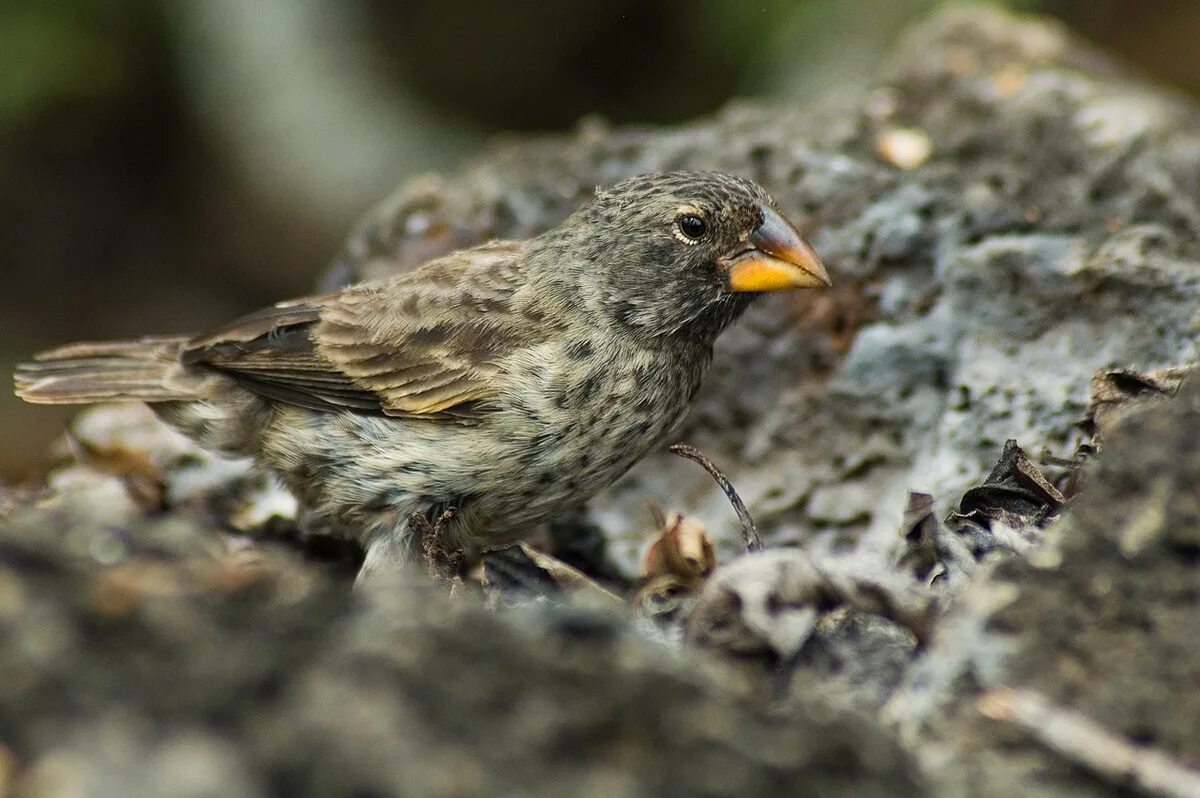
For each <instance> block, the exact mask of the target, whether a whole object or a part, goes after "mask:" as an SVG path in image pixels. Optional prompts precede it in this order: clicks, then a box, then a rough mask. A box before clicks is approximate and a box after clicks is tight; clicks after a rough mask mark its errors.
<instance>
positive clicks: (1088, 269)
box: [331, 8, 1200, 578]
mask: <svg viewBox="0 0 1200 798" xmlns="http://www.w3.org/2000/svg"><path fill="white" fill-rule="evenodd" d="M1197 118H1198V117H1197V110H1196V109H1195V108H1194V107H1192V106H1189V105H1187V104H1185V103H1184V102H1182V101H1181V100H1180V99H1179V98H1178V97H1176V96H1175V95H1172V94H1170V93H1167V92H1163V91H1159V90H1157V89H1156V88H1154V87H1152V86H1148V85H1146V84H1144V83H1142V82H1140V81H1138V80H1136V79H1134V78H1131V77H1129V76H1127V75H1125V74H1124V73H1122V72H1121V70H1119V69H1118V68H1117V67H1115V66H1114V65H1113V64H1111V63H1110V62H1108V61H1107V60H1106V59H1105V58H1104V57H1103V56H1101V55H1099V54H1097V53H1095V52H1094V51H1092V50H1090V49H1088V48H1086V47H1083V46H1081V45H1080V44H1079V43H1078V42H1075V41H1073V40H1072V39H1071V38H1070V37H1069V36H1068V35H1066V34H1065V33H1064V32H1063V31H1062V30H1061V29H1060V28H1058V27H1055V26H1053V25H1048V24H1045V23H1043V22H1040V21H1034V20H1032V19H1026V18H1021V17H1013V16H1010V15H1008V14H1005V13H1004V12H1001V11H997V10H994V9H986V8H957V9H950V10H947V11H944V12H942V13H940V14H938V15H935V16H934V17H932V18H931V19H930V20H929V21H928V22H926V23H925V24H923V25H919V26H918V27H917V28H915V29H914V30H912V31H910V32H909V34H908V35H907V36H906V37H905V38H904V40H903V43H902V45H901V46H900V47H899V49H898V51H897V52H896V53H895V55H894V56H893V58H892V59H891V62H890V65H889V66H887V67H886V68H885V69H884V70H883V72H882V73H881V74H880V75H879V76H878V79H877V82H876V86H875V87H874V88H873V89H871V90H870V91H867V92H865V93H863V94H862V95H861V96H858V97H839V98H838V99H837V101H836V102H831V103H828V104H826V105H818V106H814V107H805V108H792V107H773V106H771V105H769V104H744V105H739V106H736V107H731V108H730V109H728V110H727V111H726V112H724V113H723V114H720V115H719V116H717V117H716V118H714V119H711V120H706V121H701V122H697V123H695V124H691V125H685V126H682V127H679V128H672V129H665V130H614V129H610V128H607V127H605V126H603V125H601V124H594V123H593V124H589V125H588V126H586V127H584V128H581V129H580V130H579V131H578V132H577V133H576V134H574V135H572V136H559V137H554V136H551V137H546V138H542V139H536V140H524V141H520V140H518V141H509V142H506V143H502V144H499V145H497V146H495V147H493V148H492V149H491V150H490V151H489V152H487V153H485V154H484V155H482V156H481V157H480V158H478V159H477V160H476V161H475V163H474V164H473V165H472V166H470V167H469V168H467V169H466V170H465V171H464V172H462V173H461V174H459V175H456V176H451V177H447V178H441V179H438V180H434V181H431V180H427V179H423V180H420V181H415V182H413V183H411V184H409V185H408V186H406V187H405V188H403V189H402V190H401V191H400V192H399V193H398V194H397V196H396V197H395V198H393V199H392V200H391V201H389V202H388V203H385V204H384V205H382V206H381V207H380V209H379V210H378V211H377V212H376V213H374V214H372V215H371V216H370V217H369V218H368V220H367V221H366V222H365V223H364V224H363V226H362V227H361V228H360V229H359V231H358V232H357V233H356V234H355V235H354V236H353V237H352V238H351V239H350V241H349V243H348V244H347V246H346V249H345V251H344V252H343V254H342V255H341V256H340V257H339V259H338V261H337V265H336V267H335V268H334V269H333V271H332V272H331V275H334V276H336V278H337V279H340V280H346V279H350V278H351V277H373V276H380V275H383V274H388V273H391V272H394V271H395V270H397V269H404V268H407V267H409V266H411V265H412V264H414V263H417V262H420V261H421V260H424V259H425V258H427V257H429V256H430V255H432V254H436V253H439V252H442V251H445V250H447V249H450V248H454V247H460V246H466V245H470V244H475V243H478V242H481V241H484V240H486V239H489V238H492V237H522V236H528V235H530V234H533V233H536V232H539V231H541V230H544V229H546V228H547V227H549V226H552V225H553V224H555V223H557V222H558V221H559V220H560V219H562V218H563V217H564V216H565V215H566V214H567V213H568V212H569V211H570V210H571V209H572V208H573V207H574V206H575V204H576V203H578V202H579V201H581V200H582V199H583V198H585V197H586V196H588V195H589V194H590V192H591V191H592V189H593V187H594V186H596V185H603V184H609V183H612V182H614V181H616V180H619V179H621V178H623V177H626V176H628V175H632V174H636V173H640V172H648V171H656V170H666V169H685V168H686V169H725V170H729V171H733V172H737V173H740V174H744V175H747V176H749V177H752V178H754V179H756V180H758V181H760V182H762V183H763V184H764V185H765V186H767V188H769V189H770V190H771V192H772V193H773V194H774V196H775V197H776V198H777V200H778V201H779V203H780V205H781V206H782V207H783V208H784V210H785V211H786V212H788V213H789V214H790V215H792V216H793V217H794V218H795V219H797V220H798V221H799V222H800V223H801V225H802V226H803V227H804V228H805V229H807V230H808V231H809V232H810V237H811V239H812V241H813V243H814V245H815V246H816V248H817V250H818V251H820V252H821V253H822V255H823V257H824V258H825V260H826V261H827V262H828V263H829V264H830V265H831V269H832V271H833V274H834V279H835V282H836V283H837V285H838V286H839V289H840V290H839V292H836V293H831V294H829V295H826V296H821V295H820V294H818V293H813V294H810V295H806V296H803V297H796V298H792V297H782V298H773V299H772V300H771V301H766V302H763V303H761V304H760V306H758V307H756V308H754V309H752V310H751V312H750V313H749V314H748V317H747V318H746V319H745V320H744V321H743V323H742V324H741V325H740V326H739V327H738V328H737V329H735V330H733V331H731V333H729V334H727V335H726V336H725V339H724V340H722V341H721V343H720V345H719V346H718V352H717V357H716V361H715V363H714V367H713V372H712V374H711V375H710V377H709V379H708V381H707V383H706V385H705V388H704V389H703V392H702V396H701V400H700V403H699V406H698V407H697V409H696V411H695V412H694V413H693V414H692V417H691V420H690V422H689V424H688V425H687V426H686V427H685V428H684V429H683V430H681V431H680V433H679V435H680V437H681V438H682V439H686V440H687V441H689V442H691V443H694V444H696V445H697V446H699V448H700V449H702V450H703V451H705V452H706V453H708V454H709V455H710V456H711V457H712V458H713V459H714V460H715V461H716V462H717V463H718V464H719V465H720V466H721V467H722V469H723V470H724V471H725V472H726V473H727V474H728V475H729V477H730V478H731V479H732V481H733V483H734V484H735V485H736V486H738V488H739V489H740V491H741V492H742V493H743V495H744V496H745V497H746V498H747V500H748V501H749V502H750V510H751V511H752V512H753V513H754V514H755V515H756V517H757V518H758V519H759V520H760V522H761V524H762V527H763V530H762V531H763V533H764V536H765V539H766V540H767V541H768V542H769V543H774V544H776V545H779V544H798V543H801V542H804V541H808V540H810V539H812V538H813V537H814V536H817V537H818V538H820V539H824V540H826V541H828V542H830V543H837V544H839V545H840V544H841V543H844V542H845V541H847V540H851V541H853V540H857V541H859V544H860V546H862V547H863V548H864V549H866V550H868V551H871V552H873V553H875V554H876V555H877V557H878V558H879V559H880V560H881V561H884V560H887V559H889V558H890V556H891V555H892V553H893V551H894V549H895V547H896V545H897V542H898V541H897V539H896V537H895V530H896V528H897V525H898V524H899V522H900V520H901V517H902V513H903V509H904V502H905V496H906V495H907V492H908V491H909V490H910V489H914V490H920V491H922V492H925V493H929V494H931V495H933V496H934V497H935V504H936V507H937V510H938V513H939V514H940V515H944V514H945V513H946V512H947V511H949V510H950V509H951V507H952V505H953V502H954V501H955V500H956V499H957V497H958V496H960V495H961V494H962V493H963V491H964V490H965V489H966V488H968V487H970V486H971V485H974V484H976V483H977V482H978V481H979V479H980V478H981V477H982V476H983V475H984V474H986V473H987V470H988V469H989V468H990V466H991V465H992V463H993V462H994V461H995V458H996V454H997V452H998V450H999V448H1000V447H1001V445H1002V444H1003V443H1004V441H1006V440H1008V439H1013V438H1015V439H1017V440H1019V441H1020V442H1021V443H1022V445H1024V446H1026V447H1027V448H1029V449H1030V450H1031V451H1038V450H1040V449H1042V448H1043V447H1046V448H1048V449H1050V450H1051V451H1054V452H1057V453H1058V454H1059V455H1060V456H1068V455H1070V453H1071V452H1072V451H1073V449H1074V445H1075V443H1076V442H1077V432H1076V430H1075V429H1074V424H1075V422H1076V421H1077V420H1078V419H1079V417H1080V416H1081V415H1082V414H1083V413H1084V411H1085V409H1086V404H1085V398H1086V396H1087V388H1088V383H1089V380H1090V379H1091V377H1092V374H1093V373H1094V372H1095V371H1097V370H1098V369H1109V368H1117V367H1124V366H1127V365H1131V364H1132V365H1136V366H1137V367H1138V368H1142V369H1151V368H1157V367H1162V366H1171V365H1177V364H1179V363H1184V362H1190V361H1192V360H1195V359H1196V357H1197V355H1198V354H1200V346H1198V337H1197V336H1196V334H1195V325H1196V319H1197V316H1196V310H1195V308H1196V307H1197V301H1198V299H1200V268H1198V264H1200V182H1198V180H1200V178H1198V177H1197V176H1198V175H1200V133H1198V132H1197V130H1198V128H1197V125H1196V120H1197ZM896 130H902V131H905V132H904V134H903V135H904V137H906V138H907V139H910V140H919V141H920V142H921V147H922V149H924V148H925V147H926V144H927V146H928V152H927V153H924V152H922V153H921V155H922V157H921V158H914V157H907V156H906V157H905V160H904V163H902V164H900V165H899V166H898V165H897V164H896V162H895V157H892V158H891V159H890V161H889V159H888V158H886V157H884V158H881V157H880V155H879V152H878V151H877V147H878V143H877V142H878V140H879V137H880V136H885V137H886V136H888V135H892V136H894V135H895V134H894V131H896ZM909 149H911V146H910V147H909ZM889 152H890V150H889ZM902 154H903V153H902ZM901 167H903V168H901ZM747 386H753V390H748V389H747ZM881 439H882V440H883V441H884V442H886V444H887V445H886V446H884V447H879V446H878V442H879V441H880V440H881ZM868 446H875V447H876V450H877V451H878V456H877V457H875V458H873V459H871V460H870V461H869V462H865V463H862V464H861V465H858V466H856V467H853V468H847V467H846V465H845V464H846V463H848V462H849V461H851V460H853V459H854V458H855V455H856V454H857V453H858V452H860V451H862V450H863V449H864V448H867V447H868ZM687 472H688V468H687V466H686V464H683V463H676V462H672V460H671V458H669V457H667V456H665V455H663V456H661V457H654V458H651V459H649V460H648V461H646V462H644V463H643V464H642V465H641V466H640V467H638V468H637V469H635V470H634V471H633V472H632V473H631V474H630V475H629V476H628V477H627V478H626V479H624V480H623V481H622V482H620V483H619V484H618V485H616V486H615V487H614V488H613V489H611V490H609V491H608V492H606V493H605V494H603V495H602V496H600V497H598V498H597V499H596V500H595V501H593V502H592V503H591V513H592V516H591V517H592V518H593V520H596V521H598V522H599V523H600V524H601V526H603V527H604V528H605V530H606V531H607V532H608V534H609V535H610V537H611V539H612V544H611V546H610V552H611V554H612V555H613V556H614V558H615V559H616V562H617V564H618V565H619V566H620V567H621V569H622V571H623V573H624V574H625V576H626V577H627V578H628V577H631V576H633V574H635V573H636V566H637V552H638V550H639V544H641V543H642V542H643V541H642V540H641V539H640V538H638V539H635V536H637V535H640V534H644V530H645V523H644V519H643V518H642V517H641V516H640V514H639V511H638V508H639V507H641V506H644V502H645V500H647V499H650V498H655V499H658V500H660V501H663V502H665V503H668V504H671V505H673V506H678V507H681V508H682V509H685V510H690V511H691V512H693V513H700V514H702V515H703V517H704V520H705V522H706V523H707V524H708V526H709V528H710V530H711V531H712V532H713V534H714V537H715V538H716V540H717V542H718V544H719V545H722V546H723V550H724V552H725V553H726V555H728V554H730V553H732V552H733V551H735V550H736V549H737V547H738V545H737V539H738V535H737V526H736V522H735V520H734V519H733V518H732V517H731V515H730V514H728V513H725V512H722V511H721V508H722V507H723V502H722V501H721V499H720V497H719V495H718V493H717V490H716V489H715V488H714V487H713V486H712V485H711V484H706V483H705V482H704V480H702V479H698V478H696V476H695V475H690V474H688V473H687ZM667 490H669V491H670V492H671V495H669V496H664V495H663V493H664V492H665V491H667ZM822 545H823V544H822Z"/></svg>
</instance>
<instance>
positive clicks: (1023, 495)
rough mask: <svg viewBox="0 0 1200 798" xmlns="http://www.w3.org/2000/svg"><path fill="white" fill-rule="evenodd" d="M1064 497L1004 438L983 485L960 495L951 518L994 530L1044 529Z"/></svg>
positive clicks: (1061, 506)
mask: <svg viewBox="0 0 1200 798" xmlns="http://www.w3.org/2000/svg"><path fill="white" fill-rule="evenodd" d="M1065 504H1066V499H1065V498H1064V497H1063V495H1062V493H1060V492H1059V490H1058V488H1056V487H1054V486H1053V485H1051V484H1050V482H1049V481H1048V480H1047V479H1046V477H1045V476H1043V474H1042V472H1041V470H1039V469H1038V467H1037V465H1035V464H1034V462H1033V461H1032V460H1030V459H1029V456H1028V455H1027V454H1025V450H1023V449H1022V448H1021V447H1020V446H1018V445H1017V442H1016V441H1014V440H1008V441H1005V443H1004V451H1003V452H1002V453H1001V455H1000V460H999V461H998V462H997V463H996V465H995V466H993V467H992V471H991V473H989V474H988V475H987V478H986V479H985V480H984V481H983V484H982V485H980V486H978V487H974V488H971V489H970V490H968V491H967V492H966V493H964V494H963V497H962V499H961V500H960V501H959V503H958V510H957V511H956V512H955V513H954V515H953V516H951V519H950V520H951V521H952V522H953V521H958V520H968V521H974V522H975V523H978V524H979V525H980V526H982V527H983V528H985V529H987V530H989V531H992V532H997V531H998V530H997V527H998V526H1004V527H1007V528H1009V529H1012V530H1017V531H1018V532H1019V531H1022V530H1025V529H1026V528H1028V527H1036V528H1038V529H1041V528H1044V527H1046V526H1047V525H1049V523H1050V522H1051V521H1053V520H1054V519H1055V518H1057V517H1058V514H1059V512H1061V510H1062V508H1063V506H1064V505H1065Z"/></svg>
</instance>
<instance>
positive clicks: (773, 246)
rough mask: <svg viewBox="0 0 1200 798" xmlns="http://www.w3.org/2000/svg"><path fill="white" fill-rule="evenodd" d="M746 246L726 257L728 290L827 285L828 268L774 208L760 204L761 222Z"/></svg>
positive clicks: (828, 283)
mask: <svg viewBox="0 0 1200 798" xmlns="http://www.w3.org/2000/svg"><path fill="white" fill-rule="evenodd" d="M746 244H747V246H748V248H747V249H744V250H742V251H741V252H739V253H738V254H737V255H736V256H734V257H733V258H731V259H729V260H727V261H726V265H727V272H726V274H727V281H728V287H729V290H730V291H783V290H786V289H788V288H828V287H829V286H831V285H833V283H832V282H830V280H829V272H827V271H825V265H824V264H823V263H821V259H820V258H819V257H817V253H816V252H814V251H813V248H812V247H811V246H809V245H808V242H806V241H805V240H804V239H803V238H801V237H800V234H799V233H797V232H796V228H794V227H792V225H791V224H790V223H789V222H788V220H787V219H784V218H783V217H782V216H780V215H779V213H778V212H776V211H775V210H774V209H772V208H769V207H767V206H765V205H764V206H763V207H762V222H761V223H759V225H758V227H756V228H755V229H754V232H753V233H751V234H750V236H749V238H747V239H746Z"/></svg>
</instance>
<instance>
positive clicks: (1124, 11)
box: [0, 0, 1200, 479]
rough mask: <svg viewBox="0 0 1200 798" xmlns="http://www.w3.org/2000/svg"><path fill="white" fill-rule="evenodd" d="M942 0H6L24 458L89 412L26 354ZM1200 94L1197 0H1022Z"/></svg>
mask: <svg viewBox="0 0 1200 798" xmlns="http://www.w3.org/2000/svg"><path fill="white" fill-rule="evenodd" d="M932 5H933V3H932V2H930V0H758V1H757V2H745V1H744V0H607V1H606V2H560V0H534V2H527V3H521V4H516V3H496V2H494V0H457V1H455V0H448V1H447V0H440V1H435V0H409V2H391V3H389V2H383V0H254V2H245V0H124V1H123V2H112V0H26V1H25V2H22V1H21V0H7V2H0V274H2V275H3V281H2V283H0V287H2V289H3V293H2V294H0V374H2V375H3V378H2V381H3V383H4V386H5V387H3V388H0V441H2V442H0V479H19V478H21V477H23V476H26V475H28V474H29V473H30V472H31V470H33V469H35V468H37V467H38V465H39V463H40V462H42V460H41V458H42V457H43V452H44V450H45V447H46V444H47V443H48V441H49V440H51V439H52V438H53V437H54V436H55V435H57V434H58V433H59V432H60V431H61V427H62V423H63V421H64V419H66V418H67V417H68V416H69V415H70V413H71V412H73V411H71V410H62V411H59V410H57V409H53V408H34V407H29V406H24V405H21V404H20V403H19V402H18V401H16V400H15V399H14V398H13V397H12V396H11V391H10V390H9V389H8V387H7V384H8V374H9V373H10V372H11V369H12V366H13V364H14V363H15V362H16V361H17V360H18V359H19V358H22V357H25V356H27V355H28V354H29V353H32V352H34V351H36V350H38V349H41V348H45V347H48V346H52V345H55V344H59V343H65V342H68V341H71V340H75V339H81V338H107V337H119V336H132V335H139V334H142V333H151V332H154V333H167V332H186V331H191V330H199V329H202V328H203V327H205V326H208V325H212V324H215V323H218V322H221V321H224V320H226V319H227V318H229V317H231V316H232V315H234V314H237V313H241V312H245V311H248V310H252V309H254V308H255V307H256V306H258V305H261V304H265V303H268V302H272V301H274V300H276V299H280V298H284V297H286V296H289V295H292V294H297V293H301V292H305V291H308V290H310V288H311V287H312V286H313V284H314V282H315V280H316V278H317V275H318V274H319V272H320V271H321V270H322V268H323V267H324V266H325V264H326V263H327V262H328V261H329V259H330V258H331V256H332V255H333V254H334V252H335V251H336V250H337V248H338V246H339V244H340V241H341V239H342V237H343V236H344V235H345V234H346V233H347V232H348V230H349V228H350V226H351V225H352V224H353V222H354V220H355V218H356V217H357V216H358V215H360V214H362V213H363V212H365V211H366V210H367V209H368V208H369V207H370V206H371V205H372V204H374V203H375V202H377V201H379V200H380V199H382V198H383V197H384V196H385V195H386V194H387V193H389V192H390V191H391V190H392V189H393V188H394V187H395V186H397V185H398V184H399V183H400V182H401V181H403V180H404V179H406V178H408V177H410V176H412V175H414V174H417V173H420V172H424V171H430V170H446V169H452V168H454V166H455V165H456V164H457V163H459V162H460V161H461V160H462V159H463V158H464V157H467V156H469V155H470V154H471V153H472V152H474V151H476V150H477V149H478V148H479V146H480V145H481V143H482V142H484V141H485V140H486V139H487V138H488V137H489V136H491V135H493V134H495V133H496V132H498V131H545V130H562V129H564V128H570V127H571V126H573V125H574V124H575V123H576V122H577V120H578V119H579V118H580V117H581V116H583V115H586V114H600V115H602V116H603V117H605V118H607V119H609V120H612V121H614V122H648V123H671V122H675V121H680V120H684V119H688V118H691V117H695V116H698V115H702V114H706V113H710V112H712V111H714V110H716V109H717V108H719V107H720V106H721V105H723V104H724V103H726V102H727V101H728V100H729V99H730V98H732V97H735V96H756V95H774V96H780V97H787V98H789V100H790V101H793V102H804V101H807V100H811V99H813V98H816V97H819V96H821V95H823V94H827V93H829V92H836V91H838V90H839V89H850V88H852V87H855V86H858V85H861V84H862V83H864V82H865V81H866V80H867V79H868V78H869V75H870V72H871V70H872V68H873V67H874V66H875V65H876V63H877V61H878V60H879V59H880V58H881V57H882V56H883V54H885V53H886V51H887V47H888V45H889V44H890V42H891V40H892V39H893V38H894V37H895V36H896V34H897V32H898V31H899V30H900V29H901V28H902V27H903V26H904V24H905V23H906V22H908V21H909V20H911V19H912V18H914V17H916V16H919V15H921V14H923V13H926V12H927V11H928V10H929V8H930V7H931V6H932ZM1007 5H1010V6H1016V7H1019V8H1022V9H1026V10H1033V11H1039V12H1042V13H1046V14H1050V15H1053V16H1056V17H1059V18H1061V19H1062V20H1064V21H1065V22H1066V23H1067V24H1068V25H1069V26H1070V27H1072V28H1073V29H1075V30H1076V31H1077V32H1078V33H1080V34H1081V35H1083V36H1085V37H1088V38H1090V39H1092V40H1094V41H1095V42H1097V43H1098V44H1100V45H1102V46H1103V47H1104V48H1106V49H1108V50H1110V51H1112V52H1114V53H1116V54H1117V55H1119V56H1121V57H1123V58H1124V59H1125V60H1127V61H1129V62H1131V63H1132V64H1133V65H1134V66H1135V67H1136V68H1138V69H1140V70H1141V71H1143V72H1145V73H1148V74H1150V75H1151V76H1153V77H1154V78H1156V79H1158V80H1160V81H1162V82H1164V83H1170V84H1174V85H1176V86H1178V87H1179V88H1180V89H1182V90H1184V91H1186V92H1190V93H1192V94H1193V95H1200V47H1197V46H1196V44H1197V42H1200V2H1197V0H1156V1H1155V2H1135V0H1041V1H1040V2H1038V1H1037V0H1025V2H1010V3H1007Z"/></svg>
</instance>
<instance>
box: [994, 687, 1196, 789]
mask: <svg viewBox="0 0 1200 798" xmlns="http://www.w3.org/2000/svg"><path fill="white" fill-rule="evenodd" d="M979 710H980V712H982V713H983V714H984V715H986V716H987V717H989V718H992V719H994V720H999V721H1003V722H1005V723H1011V724H1013V725H1015V726H1018V727H1020V728H1021V729H1023V730H1025V731H1026V732H1028V733H1029V734H1030V735H1031V736H1032V737H1033V738H1034V739H1035V740H1037V741H1038V742H1039V743H1041V744H1042V745H1044V746H1045V747H1046V748H1049V749H1051V750H1052V751H1055V752H1056V753H1058V754H1060V755H1061V756H1063V757H1064V758H1066V759H1068V760H1070V761H1071V762H1074V763H1075V764H1077V765H1081V766H1082V767H1085V768H1087V770H1088V771H1090V772H1091V773H1094V774H1095V775H1096V776H1098V777H1100V778H1101V779H1104V780H1105V781H1106V782H1108V783H1110V784H1114V785H1120V786H1122V787H1132V788H1134V789H1136V790H1137V791H1138V792H1141V793H1143V794H1145V795H1159V796H1165V798H1195V797H1196V796H1198V795H1200V771H1197V770H1193V769H1191V768H1187V767H1184V766H1183V765H1181V764H1179V763H1178V762H1176V761H1175V760H1173V759H1171V758H1170V757H1168V756H1167V755H1166V754H1164V753H1162V752H1161V751H1155V750H1154V749H1151V748H1144V747H1139V746H1136V745H1133V744H1131V743H1129V742H1128V741H1127V740H1124V739H1122V738H1121V737H1119V736H1118V735H1116V734H1113V733H1112V732H1111V731H1109V730H1108V729H1105V728H1104V727H1103V726H1101V725H1099V724H1098V723H1096V722H1095V721H1093V720H1091V719H1089V718H1087V717H1084V716H1083V715H1081V714H1079V713H1078V712H1075V711H1073V710H1071V709H1068V708H1066V707H1061V706H1058V705H1057V704H1055V703H1054V702H1052V701H1051V700H1050V699H1049V698H1047V697H1046V696H1044V695H1042V694H1041V693H1038V692H1036V691H1034V690H1025V689H1019V688H1012V687H1002V688H999V689H996V690H992V691H990V692H988V693H985V694H984V695H983V696H982V697H981V698H980V699H979Z"/></svg>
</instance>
